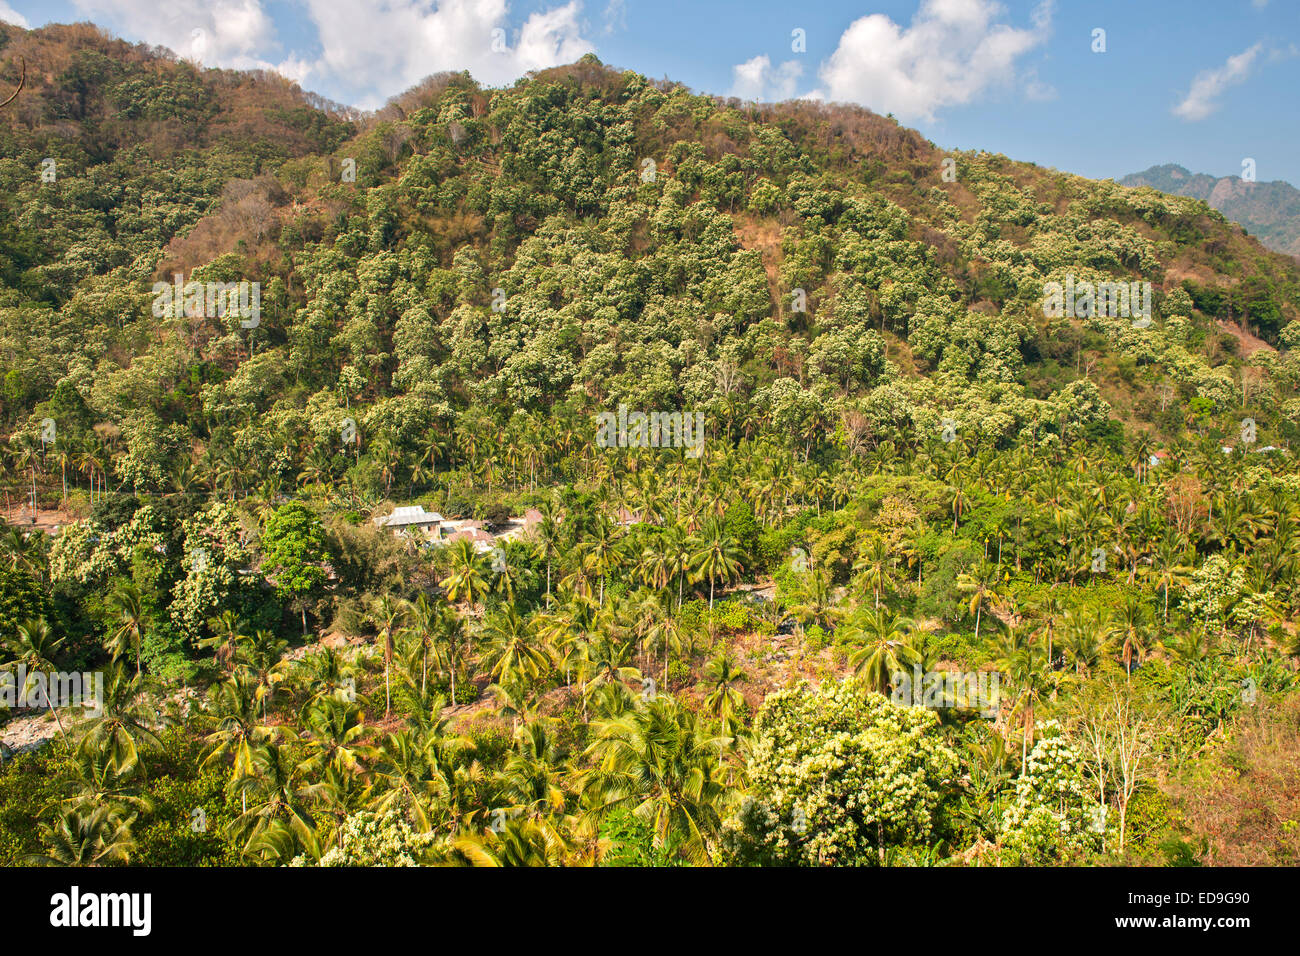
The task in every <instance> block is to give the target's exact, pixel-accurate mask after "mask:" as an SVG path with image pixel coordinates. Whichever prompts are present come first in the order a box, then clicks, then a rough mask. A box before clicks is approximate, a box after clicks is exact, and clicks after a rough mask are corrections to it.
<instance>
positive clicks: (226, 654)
mask: <svg viewBox="0 0 1300 956" xmlns="http://www.w3.org/2000/svg"><path fill="white" fill-rule="evenodd" d="M243 627H244V624H243V621H242V620H241V619H240V617H239V615H238V614H236V613H235V612H234V611H232V610H229V609H226V610H224V611H222V612H221V613H220V614H219V615H217V616H216V617H213V618H209V619H208V628H209V629H210V630H211V631H212V636H211V637H205V638H201V639H200V640H199V641H198V642H197V643H198V646H199V647H202V648H209V647H212V648H215V649H216V650H215V655H214V656H215V657H216V659H217V662H218V663H219V664H221V667H222V669H223V670H225V671H226V673H227V674H229V673H230V671H231V670H232V669H233V668H234V666H235V657H236V655H237V653H238V651H239V645H240V644H241V643H242V642H244V641H247V640H248V635H246V634H244V633H243Z"/></svg>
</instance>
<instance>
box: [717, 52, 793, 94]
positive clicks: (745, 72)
mask: <svg viewBox="0 0 1300 956" xmlns="http://www.w3.org/2000/svg"><path fill="white" fill-rule="evenodd" d="M802 75H803V65H802V64H801V63H799V61H798V60H786V61H785V62H784V63H782V64H781V65H780V66H778V67H775V68H773V66H772V61H771V60H769V59H768V58H767V57H766V56H756V57H754V58H753V59H750V60H746V61H745V62H744V63H738V64H737V65H736V66H733V67H732V68H731V79H732V82H731V95H732V96H736V97H739V98H740V99H742V100H757V101H760V102H765V103H772V102H777V101H780V100H788V99H790V98H791V97H793V96H794V90H795V85H796V84H797V83H798V82H799V77H801V76H802Z"/></svg>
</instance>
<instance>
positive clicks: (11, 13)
mask: <svg viewBox="0 0 1300 956" xmlns="http://www.w3.org/2000/svg"><path fill="white" fill-rule="evenodd" d="M0 20H3V21H4V22H5V23H12V24H13V25H14V26H16V27H22V28H23V29H24V30H30V29H31V28H32V25H31V24H30V23H28V22H27V18H26V17H25V16H23V15H22V14H21V13H19V12H18V11H17V10H15V9H14V8H13V7H11V6H9V4H7V3H5V2H4V0H0Z"/></svg>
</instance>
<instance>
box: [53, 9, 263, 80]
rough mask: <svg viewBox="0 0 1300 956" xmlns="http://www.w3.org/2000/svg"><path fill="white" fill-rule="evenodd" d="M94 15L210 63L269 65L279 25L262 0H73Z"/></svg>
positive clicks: (241, 66)
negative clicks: (276, 26) (168, 0)
mask: <svg viewBox="0 0 1300 956" xmlns="http://www.w3.org/2000/svg"><path fill="white" fill-rule="evenodd" d="M73 2H74V4H75V6H76V7H77V10H78V11H80V12H81V13H82V14H83V15H85V17H86V18H87V19H89V20H93V21H94V22H96V23H99V24H101V25H103V26H109V27H111V28H112V29H113V30H115V31H116V32H118V33H120V34H121V35H122V36H124V37H126V38H128V39H131V40H143V41H145V42H147V43H153V44H159V45H161V46H165V47H167V48H169V49H171V50H172V51H174V52H175V53H176V54H177V55H178V56H181V57H185V58H187V59H193V60H198V61H199V62H201V63H203V64H205V65H207V66H223V67H231V68H234V69H266V68H268V67H270V66H271V63H270V62H269V61H268V60H267V59H266V58H265V54H266V53H268V52H270V51H273V50H274V49H275V48H276V42H275V25H274V24H273V23H272V22H271V18H270V17H269V16H267V14H266V11H265V10H264V9H262V4H261V2H260V0H213V2H207V0H171V2H168V3H165V4H161V3H156V2H150V0H73Z"/></svg>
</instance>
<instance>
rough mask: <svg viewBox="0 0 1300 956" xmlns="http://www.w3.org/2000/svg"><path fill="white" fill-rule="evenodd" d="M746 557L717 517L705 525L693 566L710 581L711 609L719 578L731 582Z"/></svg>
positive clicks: (702, 577)
mask: <svg viewBox="0 0 1300 956" xmlns="http://www.w3.org/2000/svg"><path fill="white" fill-rule="evenodd" d="M743 557H744V555H743V553H742V552H741V550H740V545H739V544H738V543H737V542H736V539H735V538H733V537H731V535H729V534H728V533H727V531H726V529H725V527H724V526H723V524H722V522H721V521H719V520H717V519H711V520H710V521H709V522H708V524H706V525H705V527H704V530H703V532H702V533H701V535H700V539H699V541H698V542H697V545H696V550H695V553H694V554H693V555H692V557H691V568H692V570H694V571H695V573H696V574H697V575H698V577H699V578H700V579H701V580H703V579H704V578H707V579H708V581H709V610H710V611H712V610H713V589H714V585H715V584H716V583H717V579H718V578H722V580H723V581H724V582H727V583H730V582H731V580H732V579H733V578H734V577H735V576H736V575H737V574H739V573H740V569H741V566H742V565H741V559H742V558H743Z"/></svg>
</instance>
